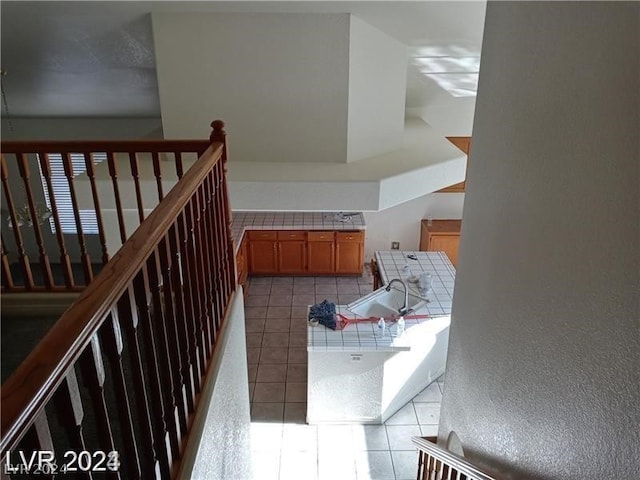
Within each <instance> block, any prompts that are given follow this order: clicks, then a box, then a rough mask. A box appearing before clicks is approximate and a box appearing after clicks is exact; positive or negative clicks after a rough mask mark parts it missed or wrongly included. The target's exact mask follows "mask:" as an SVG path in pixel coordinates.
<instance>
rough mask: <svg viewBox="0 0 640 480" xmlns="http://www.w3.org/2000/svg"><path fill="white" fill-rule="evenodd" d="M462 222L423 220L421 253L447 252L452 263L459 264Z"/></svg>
mask: <svg viewBox="0 0 640 480" xmlns="http://www.w3.org/2000/svg"><path fill="white" fill-rule="evenodd" d="M461 225H462V220H432V224H431V225H429V224H428V221H427V220H422V225H421V228H420V251H423V252H445V253H446V254H447V257H449V260H451V263H452V264H453V265H454V266H455V265H456V264H457V263H458V247H459V245H460V227H461Z"/></svg>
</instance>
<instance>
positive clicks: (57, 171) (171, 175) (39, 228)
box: [0, 140, 209, 292]
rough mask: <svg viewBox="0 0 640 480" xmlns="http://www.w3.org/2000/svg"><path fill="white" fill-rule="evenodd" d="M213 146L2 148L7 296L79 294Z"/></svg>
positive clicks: (150, 143)
mask: <svg viewBox="0 0 640 480" xmlns="http://www.w3.org/2000/svg"><path fill="white" fill-rule="evenodd" d="M208 146H209V142H208V141H207V140H131V141H74V142H66V141H54V142H50V141H37V142H22V141H20V142H17V141H7V142H2V143H1V144H0V151H1V152H2V155H1V162H2V169H1V172H2V192H3V200H4V202H3V207H2V218H1V221H2V222H3V227H8V228H3V229H2V232H3V233H2V251H1V258H2V263H1V270H0V271H1V273H2V291H3V292H24V291H30V292H41V291H46V292H59V291H81V290H82V289H83V288H84V287H85V286H86V285H88V284H89V283H90V282H91V280H92V278H93V276H94V275H95V273H96V271H97V270H99V269H100V268H101V267H102V265H105V264H106V263H107V261H108V260H109V257H110V256H111V255H113V254H114V253H115V250H117V248H119V247H120V246H121V244H122V243H124V242H125V240H126V239H127V238H128V237H129V235H130V234H131V233H132V232H133V230H134V228H135V227H137V225H138V224H139V223H141V222H142V221H143V220H144V218H145V216H146V213H145V212H148V211H149V210H152V209H153V208H154V207H155V206H156V205H157V204H158V202H160V201H162V199H163V198H164V195H165V190H167V189H168V188H167V187H168V186H170V185H172V184H174V183H175V182H176V181H178V180H179V179H180V178H182V176H183V174H184V171H185V163H186V162H189V163H190V162H192V161H195V159H197V158H198V157H199V156H200V155H202V153H203V152H204V151H205V150H206V149H207V148H208ZM107 211H108V212H109V213H110V216H109V217H108V218H106V217H105V212H107ZM127 213H129V215H127ZM47 217H48V218H47ZM34 219H35V220H34ZM88 226H90V228H91V231H88V229H87V227H88ZM108 246H111V250H112V251H109V248H108Z"/></svg>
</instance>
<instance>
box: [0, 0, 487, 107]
mask: <svg viewBox="0 0 640 480" xmlns="http://www.w3.org/2000/svg"><path fill="white" fill-rule="evenodd" d="M154 11H164V12H167V11H176V12H180V11H181V12H198V11H202V12H272V13H276V12H277V13H289V12H291V13H294V12H295V13H301V12H311V13H313V12H318V13H352V14H354V15H356V16H358V17H359V18H361V19H362V20H364V21H366V22H367V23H369V24H371V25H372V26H374V27H376V28H378V29H379V30H381V31H383V32H385V33H387V34H388V35H390V36H392V37H395V38H396V39H397V40H399V41H401V42H403V43H404V44H406V45H407V47H408V53H409V55H411V56H412V57H417V56H420V57H428V58H427V59H426V60H424V59H423V60H419V61H416V62H415V64H414V62H409V63H410V67H409V68H410V71H409V72H408V75H407V102H406V105H407V107H408V108H412V109H420V108H422V107H425V106H426V105H427V104H429V102H438V101H440V102H442V99H443V98H444V99H453V98H455V97H456V96H459V95H463V96H464V95H469V94H470V93H471V94H472V92H473V70H474V69H475V71H476V72H477V65H478V63H479V55H480V49H481V42H482V31H483V24H484V12H485V2H484V1H475V2H458V1H450V2H431V1H421V2H401V1H386V2H384V1H374V2H370V1H355V2H342V1H330V2H315V1H285V2H269V1H258V2H249V1H243V0H236V1H230V2H206V1H196V2H191V1H182V2H155V1H144V2H123V1H119V2H55V1H47V2H28V1H20V2H11V1H4V0H3V1H2V2H0V17H1V23H2V31H1V33H2V43H1V55H2V56H1V57H0V59H1V62H2V70H3V71H4V72H6V75H5V76H4V77H3V78H2V84H3V88H4V91H5V93H6V101H7V105H8V108H9V113H10V115H11V116H12V117H62V116H64V117H74V116H75V117H121V116H128V117H159V116H160V105H159V100H158V84H157V78H156V69H155V58H154V49H153V32H152V28H151V20H150V15H149V13H150V12H154ZM441 57H445V58H441ZM425 63H426V64H428V65H427V67H426V68H428V69H429V70H428V71H429V72H431V75H430V76H424V75H422V74H420V69H421V68H425V65H423V64H425ZM468 73H471V74H472V75H471V80H469V75H467V74H468ZM443 74H444V75H445V76H444V77H443ZM447 75H449V76H448V77H447ZM465 76H466V77H465ZM456 78H457V79H458V80H460V79H461V81H462V82H463V83H464V82H467V83H469V82H471V83H470V86H471V87H470V88H471V92H469V91H468V90H466V91H465V90H462V91H457V92H456V91H454V90H451V89H449V90H448V83H451V82H454V83H455V82H457V80H456ZM443 79H444V80H443ZM455 84H456V85H459V84H460V83H459V82H457V83H455ZM3 116H5V112H4V111H3Z"/></svg>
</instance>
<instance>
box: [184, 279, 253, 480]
mask: <svg viewBox="0 0 640 480" xmlns="http://www.w3.org/2000/svg"><path fill="white" fill-rule="evenodd" d="M242 297H243V295H242V287H239V288H238V291H236V293H235V295H234V297H233V301H232V303H231V306H230V308H229V314H228V316H227V319H226V321H225V326H224V327H223V333H222V336H221V337H220V342H221V344H220V345H218V346H216V351H215V354H214V358H213V360H212V362H211V366H210V367H209V368H210V371H209V373H208V374H207V379H206V382H205V385H204V388H203V390H202V393H201V396H200V402H201V403H200V405H199V406H198V410H197V412H196V416H195V420H194V422H193V425H192V431H191V433H190V435H189V442H188V444H187V448H186V449H185V453H184V460H183V465H182V467H181V471H180V473H179V477H178V478H181V479H200V478H201V479H205V478H206V479H208V480H228V479H231V478H237V479H243V478H246V479H248V478H252V476H251V417H250V414H249V377H248V375H247V348H246V341H245V330H244V302H243V300H242Z"/></svg>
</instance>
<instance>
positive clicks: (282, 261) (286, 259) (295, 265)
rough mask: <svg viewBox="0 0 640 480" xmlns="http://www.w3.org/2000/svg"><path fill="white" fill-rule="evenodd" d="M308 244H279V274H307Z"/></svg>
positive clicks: (286, 241) (303, 242) (285, 241)
mask: <svg viewBox="0 0 640 480" xmlns="http://www.w3.org/2000/svg"><path fill="white" fill-rule="evenodd" d="M306 247H307V242H306V241H305V240H284V241H279V242H278V273H304V272H306V270H307V269H306V258H307V248H306Z"/></svg>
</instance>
